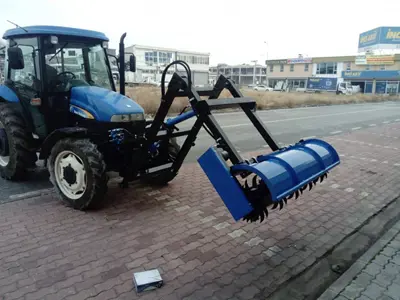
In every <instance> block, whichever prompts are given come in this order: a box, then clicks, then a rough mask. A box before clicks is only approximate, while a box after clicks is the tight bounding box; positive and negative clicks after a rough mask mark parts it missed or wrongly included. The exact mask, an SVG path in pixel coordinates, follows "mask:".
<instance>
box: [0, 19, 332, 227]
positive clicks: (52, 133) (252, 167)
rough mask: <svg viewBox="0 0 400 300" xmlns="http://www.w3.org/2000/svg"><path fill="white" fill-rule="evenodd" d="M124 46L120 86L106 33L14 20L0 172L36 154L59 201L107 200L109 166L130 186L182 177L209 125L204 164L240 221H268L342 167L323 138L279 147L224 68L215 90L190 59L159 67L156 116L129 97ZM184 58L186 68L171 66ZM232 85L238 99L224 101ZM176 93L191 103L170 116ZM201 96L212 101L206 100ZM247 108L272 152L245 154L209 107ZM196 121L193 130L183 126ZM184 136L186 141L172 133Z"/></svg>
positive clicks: (21, 169)
mask: <svg viewBox="0 0 400 300" xmlns="http://www.w3.org/2000/svg"><path fill="white" fill-rule="evenodd" d="M125 36H126V34H123V35H122V37H121V40H120V44H119V57H118V68H119V73H120V74H119V77H120V78H119V79H120V87H119V91H118V92H117V90H116V87H115V83H114V80H113V75H112V70H111V67H110V61H109V57H108V55H107V44H108V38H107V37H106V36H105V35H104V34H103V33H100V32H96V31H90V30H83V29H76V28H66V27H56V26H30V27H24V28H22V27H17V28H15V29H10V30H8V31H6V32H5V34H4V35H3V38H4V39H5V40H6V41H7V46H6V65H5V83H4V85H1V86H0V174H1V176H2V177H3V178H5V179H7V180H23V179H25V178H26V174H27V170H29V169H30V168H32V167H35V165H36V161H37V159H38V158H39V159H43V160H45V161H47V167H48V170H49V173H50V179H51V182H52V183H53V185H54V186H55V188H56V190H57V191H58V193H59V195H60V197H61V199H62V200H63V201H64V202H66V203H67V204H68V205H70V206H72V207H73V208H75V209H79V210H85V209H88V208H91V207H95V206H99V205H101V204H102V202H103V200H104V198H105V194H106V191H107V181H108V176H107V174H108V172H110V171H113V172H118V173H119V175H120V176H121V177H122V178H123V181H122V183H121V184H122V185H123V186H126V185H127V184H128V183H129V182H131V181H134V180H142V181H144V182H146V183H148V184H156V185H164V184H167V183H168V182H169V181H171V180H173V179H174V177H175V176H176V175H177V174H178V171H179V169H180V167H181V166H182V163H183V161H184V159H185V157H186V155H187V153H188V152H189V150H190V149H191V147H192V146H193V145H194V143H195V140H196V137H197V134H198V133H199V131H200V130H201V129H202V128H204V129H205V130H206V131H207V132H208V133H209V134H210V135H211V136H212V137H213V138H214V140H215V145H212V146H211V147H210V148H209V150H208V151H206V152H205V153H204V154H203V155H202V156H201V157H200V158H199V160H198V161H199V163H200V165H201V167H202V168H203V170H204V171H205V173H206V175H207V176H208V178H209V180H210V181H211V183H212V184H213V186H214V188H215V190H216V191H217V192H218V193H219V195H220V196H221V198H222V200H223V201H224V203H225V205H226V206H227V208H228V209H229V211H230V213H231V214H232V216H233V218H234V219H235V220H239V219H244V220H247V221H251V222H253V221H257V220H260V221H262V220H263V219H264V218H265V216H267V215H268V209H267V208H268V207H272V208H277V207H278V206H279V208H282V206H283V204H284V203H286V202H287V200H288V199H290V198H292V197H294V196H295V198H297V197H298V195H299V193H302V192H303V190H304V189H305V188H306V187H309V188H310V189H311V187H312V186H313V184H315V183H316V182H317V181H318V180H321V181H322V180H323V179H324V178H325V177H326V174H327V173H328V171H329V170H330V169H332V168H334V167H335V166H337V165H338V164H339V157H338V154H337V152H336V151H335V149H334V148H333V147H332V146H331V145H329V144H328V143H326V142H324V141H322V140H316V139H312V140H305V141H303V140H301V141H299V142H297V143H295V144H294V145H291V146H289V147H286V148H280V147H279V146H278V145H277V143H276V142H275V140H274V139H273V137H272V135H271V134H270V133H269V132H268V130H267V128H266V127H265V125H264V124H263V123H262V121H261V120H260V119H259V117H258V116H257V114H256V112H255V108H256V103H255V101H254V100H253V99H251V98H246V97H244V96H243V95H242V94H241V92H240V90H239V89H238V88H237V87H236V86H235V84H234V83H233V81H232V80H231V79H229V78H226V77H225V76H223V75H221V76H220V77H219V78H218V80H217V82H216V84H215V86H213V87H211V88H201V89H200V88H195V87H194V85H193V84H192V75H191V70H190V66H189V65H188V64H187V63H185V62H184V61H179V60H177V61H174V62H172V63H170V64H169V65H168V66H166V68H165V69H164V71H163V74H162V84H161V101H160V106H159V109H158V111H157V113H156V115H155V117H154V119H153V120H146V119H145V114H144V111H143V109H142V107H140V106H139V105H138V104H137V103H136V102H135V101H134V99H131V98H129V97H127V96H125V76H124V75H125V70H126V69H127V68H128V67H129V69H130V70H131V71H135V64H136V59H135V57H134V56H133V55H130V56H129V59H125V58H126V54H125V52H124V49H125V47H124V39H125ZM173 65H179V66H180V68H181V69H183V70H185V73H186V75H180V74H178V73H177V72H176V73H174V74H173V76H172V78H171V80H170V82H169V84H168V86H167V87H166V86H165V77H166V74H167V72H168V69H169V68H170V67H171V66H173ZM224 89H227V90H229V91H230V93H231V94H232V96H233V97H232V98H226V99H220V98H219V96H220V94H221V92H222V91H223V90H224ZM177 97H186V98H187V99H188V100H189V101H188V106H187V109H186V110H184V111H182V112H181V114H179V115H178V116H176V117H174V118H168V111H169V109H170V107H171V104H172V102H173V101H174V99H175V98H177ZM204 98H207V99H206V100H205V99H204ZM229 107H237V108H241V109H242V110H243V111H244V112H245V113H246V115H247V116H248V118H249V119H250V121H251V122H252V123H253V125H254V126H255V128H256V129H257V130H258V131H259V133H260V134H261V136H262V137H263V138H264V140H265V141H266V143H267V144H268V145H269V146H270V148H271V149H272V153H271V154H268V155H260V156H258V157H253V158H250V159H243V158H242V157H241V156H240V155H239V153H238V152H237V151H236V149H235V148H234V146H233V145H232V144H231V142H230V141H229V139H228V137H227V136H226V134H225V133H224V132H223V131H222V129H221V127H220V126H219V125H218V123H217V121H216V120H215V118H214V116H213V114H212V111H214V110H218V109H224V108H229ZM189 118H196V121H195V123H194V125H193V127H192V128H191V129H190V130H185V131H180V130H179V129H178V128H177V125H178V124H179V123H180V122H183V121H185V120H187V119H189ZM184 136H186V139H185V141H184V142H183V144H182V145H181V146H180V145H178V143H177V141H176V138H177V137H184Z"/></svg>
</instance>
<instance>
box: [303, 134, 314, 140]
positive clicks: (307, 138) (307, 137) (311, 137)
mask: <svg viewBox="0 0 400 300" xmlns="http://www.w3.org/2000/svg"><path fill="white" fill-rule="evenodd" d="M315 138H316V136H315V135H312V136H306V137H303V138H302V139H303V140H309V139H315Z"/></svg>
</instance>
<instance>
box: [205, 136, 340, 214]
mask: <svg viewBox="0 0 400 300" xmlns="http://www.w3.org/2000/svg"><path fill="white" fill-rule="evenodd" d="M199 163H200V165H201V167H202V168H203V170H204V172H205V173H206V175H207V176H208V178H209V180H210V181H211V183H212V184H213V186H214V188H215V189H216V191H217V192H218V193H219V195H220V197H221V198H222V200H223V201H224V203H225V205H226V206H227V208H228V209H229V211H230V213H231V215H232V216H233V218H234V219H235V220H239V219H241V218H243V219H244V220H247V221H252V222H254V221H257V220H260V221H263V220H264V218H265V217H267V216H268V207H269V206H272V209H275V208H278V207H279V209H282V207H283V205H284V204H286V203H287V200H288V199H292V198H294V199H297V198H298V197H299V195H300V194H302V193H303V191H304V190H305V189H306V188H308V189H309V190H311V189H312V187H313V185H315V184H316V183H317V182H318V181H320V182H322V181H323V180H324V178H325V177H326V176H327V173H328V171H329V170H331V169H332V168H334V167H335V166H337V165H338V164H339V156H338V154H337V152H336V151H335V149H334V148H333V147H332V146H331V145H329V144H328V143H326V142H324V141H322V140H317V139H310V140H306V141H300V142H299V143H297V144H295V145H292V146H289V147H287V148H284V149H280V150H278V151H276V152H273V153H271V154H268V155H260V156H257V157H256V158H253V159H252V160H251V161H245V162H244V163H241V164H237V165H233V166H231V167H229V166H228V165H227V163H226V162H225V161H224V160H223V158H222V156H221V154H220V153H219V152H218V151H216V149H215V148H214V147H211V148H210V149H209V150H208V151H207V152H205V153H204V154H203V155H202V156H201V157H200V158H199ZM238 177H239V178H238ZM240 177H244V180H243V182H242V183H241V182H240V180H241V178H240ZM244 199H246V200H244Z"/></svg>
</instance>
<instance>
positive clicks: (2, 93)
mask: <svg viewBox="0 0 400 300" xmlns="http://www.w3.org/2000/svg"><path fill="white" fill-rule="evenodd" d="M0 100H1V101H2V102H3V101H5V102H13V103H17V102H19V98H18V96H17V94H16V93H15V92H14V91H13V90H12V89H10V88H9V87H7V86H5V85H0Z"/></svg>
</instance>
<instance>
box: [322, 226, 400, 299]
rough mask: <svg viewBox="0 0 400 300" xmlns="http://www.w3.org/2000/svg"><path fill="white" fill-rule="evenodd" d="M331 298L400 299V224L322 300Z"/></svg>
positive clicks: (329, 289)
mask: <svg viewBox="0 0 400 300" xmlns="http://www.w3.org/2000/svg"><path fill="white" fill-rule="evenodd" d="M328 299H335V300H348V299H351V300H353V299H372V300H377V299H387V300H400V222H398V223H397V224H395V225H394V226H393V227H392V228H391V229H390V230H389V231H388V232H387V233H386V234H385V235H384V236H383V237H381V238H380V239H379V240H378V241H377V242H376V243H375V244H374V245H373V246H372V247H371V248H370V249H369V250H368V251H367V252H366V253H365V254H364V255H363V256H362V257H360V258H359V259H358V260H357V261H356V262H355V263H354V264H353V265H352V266H351V267H350V268H349V269H348V270H347V271H346V272H345V273H344V274H343V275H342V276H341V277H340V278H339V279H338V280H337V281H335V282H334V283H333V284H332V285H331V286H330V287H329V288H328V289H327V291H326V292H325V293H323V294H322V295H321V297H320V298H319V300H328Z"/></svg>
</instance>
